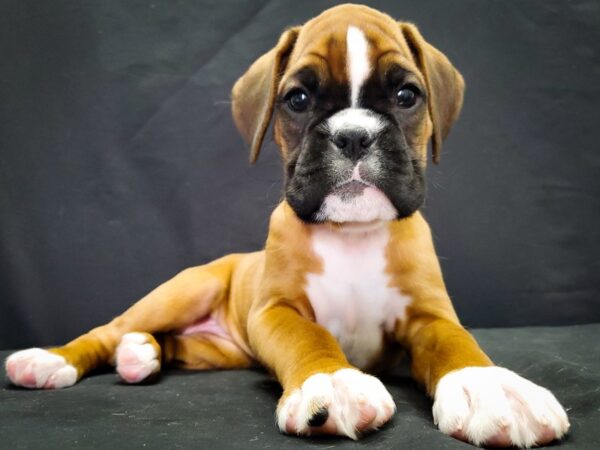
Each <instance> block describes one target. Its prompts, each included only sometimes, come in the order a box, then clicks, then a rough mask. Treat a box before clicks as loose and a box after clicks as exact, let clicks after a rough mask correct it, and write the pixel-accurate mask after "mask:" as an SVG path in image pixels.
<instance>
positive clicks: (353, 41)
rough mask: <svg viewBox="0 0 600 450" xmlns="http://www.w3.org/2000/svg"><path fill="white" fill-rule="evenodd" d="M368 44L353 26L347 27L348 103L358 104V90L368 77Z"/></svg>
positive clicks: (359, 31)
mask: <svg viewBox="0 0 600 450" xmlns="http://www.w3.org/2000/svg"><path fill="white" fill-rule="evenodd" d="M368 46H369V44H368V42H367V39H366V38H365V35H364V33H363V32H362V31H361V30H359V29H358V28H356V27H354V26H349V27H348V32H347V34H346V48H347V67H348V80H349V82H350V102H351V105H352V106H356V105H357V104H358V97H359V94H360V88H361V87H362V85H363V83H364V82H365V80H366V79H367V77H368V76H369V72H370V71H371V67H370V64H369V52H368Z"/></svg>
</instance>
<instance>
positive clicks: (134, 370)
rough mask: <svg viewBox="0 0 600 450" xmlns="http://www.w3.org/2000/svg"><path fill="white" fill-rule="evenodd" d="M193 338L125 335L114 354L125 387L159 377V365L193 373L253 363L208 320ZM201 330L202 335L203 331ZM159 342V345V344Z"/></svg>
mask: <svg viewBox="0 0 600 450" xmlns="http://www.w3.org/2000/svg"><path fill="white" fill-rule="evenodd" d="M194 329H196V330H198V331H197V332H194V333H193V334H164V335H160V336H158V337H157V338H155V337H154V336H152V335H151V334H149V333H139V332H133V333H127V334H125V335H123V337H122V338H121V342H120V344H119V345H118V347H117V350H116V354H115V367H116V370H117V373H118V374H119V376H120V377H121V379H122V380H123V381H124V382H126V383H140V382H142V381H144V380H146V379H148V377H150V376H152V375H154V374H156V373H158V372H159V371H160V368H161V364H169V365H173V366H175V367H180V368H184V369H192V370H211V369H245V368H248V367H250V366H252V365H253V363H254V360H253V359H252V357H251V356H250V355H249V354H248V353H246V351H244V350H243V349H242V348H241V347H240V346H239V345H237V344H236V343H235V342H234V341H233V339H232V338H231V337H230V335H229V333H228V331H227V330H225V329H223V328H221V327H220V325H218V324H217V322H216V320H215V319H214V318H212V317H209V318H208V319H207V320H205V321H203V323H201V324H200V325H199V326H198V325H196V326H194ZM202 329H204V331H202ZM159 342H160V344H159Z"/></svg>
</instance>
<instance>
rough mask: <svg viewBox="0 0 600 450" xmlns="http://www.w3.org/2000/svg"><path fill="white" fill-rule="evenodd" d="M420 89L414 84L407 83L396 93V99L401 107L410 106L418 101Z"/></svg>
mask: <svg viewBox="0 0 600 450" xmlns="http://www.w3.org/2000/svg"><path fill="white" fill-rule="evenodd" d="M418 96H419V90H418V89H417V88H416V87H415V86H413V85H412V84H405V85H404V86H402V87H401V88H400V90H399V91H398V93H397V94H396V101H397V102H398V105H399V106H400V107H401V108H410V107H411V106H413V105H414V104H415V103H417V98H418Z"/></svg>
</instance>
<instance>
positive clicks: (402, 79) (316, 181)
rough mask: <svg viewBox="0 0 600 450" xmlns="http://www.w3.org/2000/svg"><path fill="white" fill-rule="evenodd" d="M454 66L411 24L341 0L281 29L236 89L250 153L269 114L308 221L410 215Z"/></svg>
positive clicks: (451, 100) (443, 118)
mask: <svg viewBox="0 0 600 450" xmlns="http://www.w3.org/2000/svg"><path fill="white" fill-rule="evenodd" d="M462 95H463V82H462V78H461V76H460V74H459V73H458V72H457V71H456V70H455V69H454V68H453V67H452V65H451V64H450V63H449V62H448V60H447V59H446V58H445V57H444V56H443V55H442V54H441V53H440V52H438V51H437V50H435V49H434V48H433V47H431V46H430V45H429V44H427V43H426V42H425V41H424V40H423V39H422V38H421V36H420V35H419V33H418V31H417V30H416V28H415V27H414V26H412V25H410V24H402V23H398V22H396V21H394V20H392V19H391V18H390V17H389V16H387V15H384V14H382V13H379V12H377V11H374V10H372V9H370V8H367V7H363V6H357V5H343V6H338V7H335V8H332V9H330V10H328V11H325V12H324V13H323V14H321V15H320V16H318V17H316V18H314V19H312V20H311V21H309V22H307V23H306V24H305V25H304V26H302V27H294V28H292V29H290V30H288V31H286V32H285V33H284V34H283V35H282V37H281V38H280V41H279V43H278V44H277V46H276V47H275V48H274V49H272V50H271V51H270V52H268V53H267V54H265V55H263V56H262V57H261V58H260V59H259V60H258V61H256V62H255V63H254V64H253V65H252V66H251V68H250V69H249V70H248V72H247V73H246V74H245V75H244V76H243V77H242V78H240V80H238V82H237V83H236V85H235V87H234V89H233V112H234V118H235V119H236V123H237V125H238V127H239V128H240V131H241V132H242V134H243V135H244V136H245V137H246V138H247V139H248V140H249V141H250V142H251V145H252V156H251V159H252V160H255V159H256V157H257V155H258V151H259V148H260V145H261V143H262V139H263V136H264V133H265V131H266V129H267V127H268V124H269V121H270V120H271V116H273V117H274V119H273V121H274V133H275V140H276V142H277V144H278V145H279V147H280V149H281V152H282V156H283V159H284V164H285V174H286V180H285V196H286V200H287V201H288V203H289V204H290V206H291V207H292V208H293V210H294V211H295V212H296V214H297V215H298V217H300V218H301V219H302V220H304V221H306V222H324V221H330V222H339V223H347V222H372V221H381V220H394V219H397V218H402V217H407V216H409V215H411V214H412V213H413V212H415V211H416V210H417V209H418V208H419V207H420V206H421V204H422V202H423V199H424V195H425V182H424V169H425V163H426V151H427V150H426V149H427V142H428V141H429V139H430V137H432V135H433V148H434V160H436V159H437V153H438V152H439V148H440V144H441V140H442V138H443V137H444V136H445V135H446V134H447V132H448V131H449V128H450V126H451V124H452V122H453V121H454V120H455V118H456V116H457V115H458V112H459V111H460V107H461V104H462Z"/></svg>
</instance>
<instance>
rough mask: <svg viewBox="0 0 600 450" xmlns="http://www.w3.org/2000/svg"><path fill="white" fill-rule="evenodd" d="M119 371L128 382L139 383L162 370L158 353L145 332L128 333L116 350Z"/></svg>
mask: <svg viewBox="0 0 600 450" xmlns="http://www.w3.org/2000/svg"><path fill="white" fill-rule="evenodd" d="M116 366H117V367H116V369H117V373H118V374H119V376H120V377H121V379H122V380H123V381H125V382H126V383H139V382H140V381H143V380H145V379H146V378H148V377H149V376H150V375H152V374H153V373H156V372H158V371H159V370H160V362H159V361H158V354H157V352H156V350H155V349H154V347H153V346H152V344H150V343H149V342H148V338H147V337H146V335H145V334H144V333H127V334H125V335H123V337H122V338H121V342H120V343H119V346H118V347H117V350H116Z"/></svg>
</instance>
